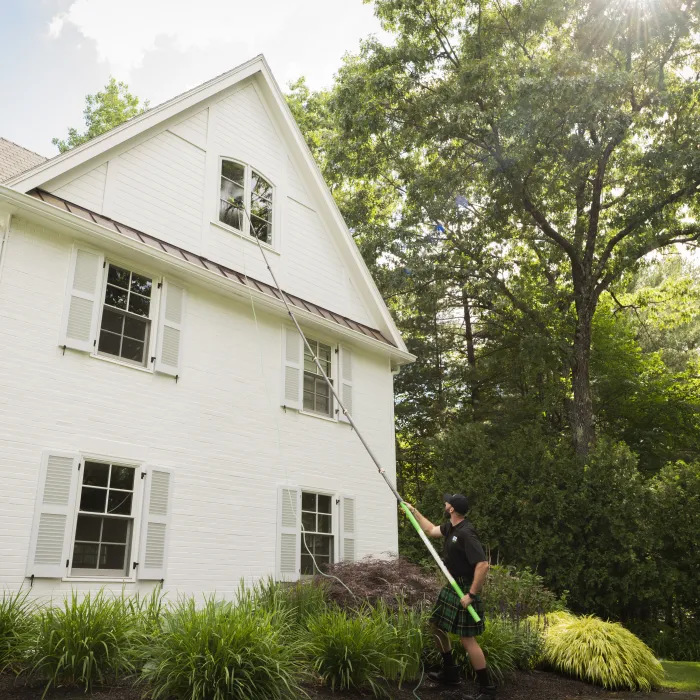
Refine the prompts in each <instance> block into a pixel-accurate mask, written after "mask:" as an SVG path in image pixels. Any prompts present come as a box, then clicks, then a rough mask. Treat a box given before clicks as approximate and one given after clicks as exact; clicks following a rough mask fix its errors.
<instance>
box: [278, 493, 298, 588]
mask: <svg viewBox="0 0 700 700" xmlns="http://www.w3.org/2000/svg"><path fill="white" fill-rule="evenodd" d="M300 501H301V498H300V492H299V489H296V488H290V487H287V486H282V487H280V488H279V489H278V497H277V542H278V547H277V580H279V581H297V580H298V579H299V567H300V548H299V541H300V537H299V529H300V522H301V518H300V514H301V503H300Z"/></svg>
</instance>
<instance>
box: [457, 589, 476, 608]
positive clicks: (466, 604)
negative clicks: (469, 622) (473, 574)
mask: <svg viewBox="0 0 700 700" xmlns="http://www.w3.org/2000/svg"><path fill="white" fill-rule="evenodd" d="M459 602H460V603H461V604H462V607H463V608H468V607H469V606H470V605H471V604H472V602H473V601H472V597H471V596H470V595H469V593H467V595H465V596H464V598H462V600H460V601H459Z"/></svg>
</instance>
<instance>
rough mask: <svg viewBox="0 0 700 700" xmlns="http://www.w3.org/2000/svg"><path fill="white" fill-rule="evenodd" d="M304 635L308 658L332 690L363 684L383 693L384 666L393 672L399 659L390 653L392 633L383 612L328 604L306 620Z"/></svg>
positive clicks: (398, 666) (352, 687)
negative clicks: (329, 605)
mask: <svg viewBox="0 0 700 700" xmlns="http://www.w3.org/2000/svg"><path fill="white" fill-rule="evenodd" d="M306 639H307V654H308V659H309V660H310V662H311V664H312V665H313V668H314V670H315V671H316V672H317V673H318V674H319V676H320V677H321V679H322V680H323V681H324V683H326V684H327V685H329V686H330V687H331V688H332V689H333V690H351V689H352V690H360V689H365V688H367V689H369V690H370V691H371V692H372V694H373V695H374V696H375V697H382V696H386V695H387V690H386V681H385V678H384V673H385V669H389V670H391V671H392V672H396V670H397V669H399V668H400V663H401V661H400V659H399V658H398V657H397V658H393V657H392V656H391V653H390V650H391V648H392V645H393V644H394V642H395V636H394V632H393V630H392V629H391V627H390V625H389V624H388V623H387V620H386V618H385V616H384V615H382V614H381V613H377V612H372V611H371V610H370V609H368V608H363V609H361V610H360V611H358V612H351V611H350V612H349V611H346V610H341V609H339V608H329V609H328V610H327V611H326V612H324V613H322V614H321V615H319V616H318V617H316V618H314V619H311V620H309V631H308V635H307V638H306Z"/></svg>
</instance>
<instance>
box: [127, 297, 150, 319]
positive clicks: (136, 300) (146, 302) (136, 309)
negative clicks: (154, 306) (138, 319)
mask: <svg viewBox="0 0 700 700" xmlns="http://www.w3.org/2000/svg"><path fill="white" fill-rule="evenodd" d="M150 308H151V300H150V299H147V298H146V297H140V296H139V295H138V294H131V295H130V296H129V311H131V313H132V314H138V315H139V316H148V311H149V309H150Z"/></svg>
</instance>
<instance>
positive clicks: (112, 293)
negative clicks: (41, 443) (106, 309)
mask: <svg viewBox="0 0 700 700" xmlns="http://www.w3.org/2000/svg"><path fill="white" fill-rule="evenodd" d="M128 296H129V293H128V292H127V291H126V290H125V289H119V288H118V287H113V286H112V285H111V284H108V285H107V289H106V291H105V304H108V305H109V306H114V307H115V308H117V309H123V310H124V311H126V299H127V297H128Z"/></svg>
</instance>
